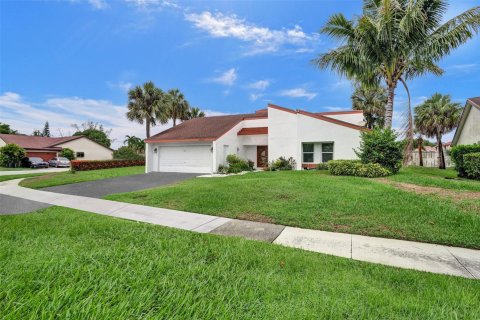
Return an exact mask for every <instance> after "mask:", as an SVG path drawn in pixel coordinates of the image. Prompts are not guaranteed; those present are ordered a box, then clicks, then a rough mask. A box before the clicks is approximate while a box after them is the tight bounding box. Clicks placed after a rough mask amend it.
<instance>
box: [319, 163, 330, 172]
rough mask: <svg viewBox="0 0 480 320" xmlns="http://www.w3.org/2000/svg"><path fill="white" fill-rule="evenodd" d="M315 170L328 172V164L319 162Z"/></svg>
mask: <svg viewBox="0 0 480 320" xmlns="http://www.w3.org/2000/svg"><path fill="white" fill-rule="evenodd" d="M317 170H328V163H327V162H320V163H319V164H317Z"/></svg>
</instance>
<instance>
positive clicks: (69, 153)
mask: <svg viewBox="0 0 480 320" xmlns="http://www.w3.org/2000/svg"><path fill="white" fill-rule="evenodd" d="M59 155H60V157H64V158H67V159H68V160H75V151H73V150H72V149H70V148H63V149H62V151H60V153H59Z"/></svg>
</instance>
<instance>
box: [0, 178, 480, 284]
mask: <svg viewBox="0 0 480 320" xmlns="http://www.w3.org/2000/svg"><path fill="white" fill-rule="evenodd" d="M19 181H20V179H17V180H10V181H5V182H0V194H3V195H7V196H15V197H19V198H23V199H27V200H32V201H38V202H42V203H47V204H51V205H56V206H63V207H68V208H73V209H79V210H84V211H89V212H94V213H98V214H103V215H107V216H112V217H117V218H122V219H128V220H134V221H141V222H147V223H152V224H157V225H162V226H166V227H173V228H178V229H183V230H190V231H195V232H203V233H215V234H221V235H231V236H241V237H245V238H248V239H254V240H261V241H268V242H272V241H273V243H276V244H279V245H284V246H287V247H294V248H300V249H304V250H309V251H314V252H319V253H325V254H330V255H335V256H340V257H345V258H350V259H355V260H361V261H368V262H373V263H380V264H385V265H390V266H395V267H400V268H407V269H416V270H421V271H428V272H433V273H440V274H449V275H455V276H460V277H465V278H474V279H480V250H472V249H464V248H456V247H448V246H441V245H435V244H428V243H419V242H412V241H402V240H393V239H383V238H374V237H365V236H359V235H351V234H345V233H334V232H325V231H319V230H307V229H300V228H292V227H285V226H279V225H273V224H268V223H260V222H251V221H242V220H235V219H228V218H223V217H216V216H209V215H204V214H197V213H189V212H183V211H176V210H169V209H163V208H153V207H148V206H141V205H135V204H127V203H122V202H116V201H110V200H102V199H95V198H89V197H83V196H75V195H65V194H59V193H53V192H47V191H40V190H33V189H27V188H23V187H20V186H18V182H19Z"/></svg>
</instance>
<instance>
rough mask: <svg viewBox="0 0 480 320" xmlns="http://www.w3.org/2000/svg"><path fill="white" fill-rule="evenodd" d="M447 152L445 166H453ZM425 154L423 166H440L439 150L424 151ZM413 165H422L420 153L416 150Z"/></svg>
mask: <svg viewBox="0 0 480 320" xmlns="http://www.w3.org/2000/svg"><path fill="white" fill-rule="evenodd" d="M444 154H445V166H447V167H453V164H452V161H451V159H450V156H448V155H447V153H446V152H444ZM422 156H423V166H424V167H437V168H438V162H439V160H438V152H436V151H435V152H432V151H423V152H422ZM413 165H415V166H418V165H420V157H419V154H418V151H417V150H415V151H414V152H413Z"/></svg>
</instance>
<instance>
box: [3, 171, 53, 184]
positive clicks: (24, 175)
mask: <svg viewBox="0 0 480 320" xmlns="http://www.w3.org/2000/svg"><path fill="white" fill-rule="evenodd" d="M45 174H46V173H28V174H15V173H14V172H12V174H11V175H10V174H9V175H7V176H0V182H2V181H7V180H14V179H21V178H29V177H38V176H43V175H45Z"/></svg>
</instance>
